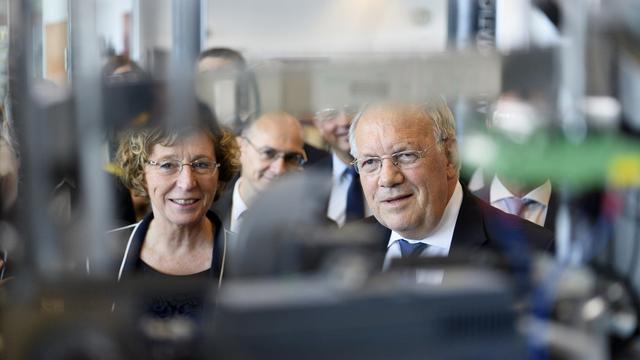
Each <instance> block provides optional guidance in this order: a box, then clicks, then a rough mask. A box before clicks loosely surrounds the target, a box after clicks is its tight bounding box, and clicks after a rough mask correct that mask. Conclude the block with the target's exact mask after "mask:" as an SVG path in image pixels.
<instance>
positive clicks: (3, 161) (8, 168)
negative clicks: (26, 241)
mask: <svg viewBox="0 0 640 360" xmlns="http://www.w3.org/2000/svg"><path fill="white" fill-rule="evenodd" d="M19 170H20V163H19V161H18V152H17V150H16V144H15V143H14V141H13V135H12V131H11V124H10V123H9V119H8V118H7V116H6V113H5V110H4V107H2V106H0V239H1V240H5V241H6V239H7V238H9V237H11V234H9V233H8V232H9V231H10V228H9V226H8V225H5V224H3V222H4V221H5V220H8V222H11V221H13V220H14V216H15V213H14V209H15V204H16V200H17V199H18V178H19ZM8 222H7V224H8ZM6 246H7V244H6V243H5V242H2V241H0V286H3V285H4V284H5V282H6V281H8V280H9V279H10V278H11V276H10V275H9V274H8V271H7V268H8V267H9V266H8V264H7V263H6V260H7V249H6V248H5V247H6Z"/></svg>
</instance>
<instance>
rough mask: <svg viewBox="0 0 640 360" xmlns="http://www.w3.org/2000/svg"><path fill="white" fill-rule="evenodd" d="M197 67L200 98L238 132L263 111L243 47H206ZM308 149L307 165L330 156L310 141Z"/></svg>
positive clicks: (306, 147)
mask: <svg viewBox="0 0 640 360" xmlns="http://www.w3.org/2000/svg"><path fill="white" fill-rule="evenodd" d="M197 71H198V78H197V91H198V96H199V98H200V100H201V101H204V102H205V103H207V104H209V106H211V107H212V108H213V109H215V112H216V116H217V117H218V119H220V122H221V123H222V124H224V125H228V126H230V127H231V128H232V129H233V131H234V132H235V133H236V134H240V133H241V132H242V130H243V129H244V128H246V127H247V124H248V123H250V122H251V121H253V120H255V119H256V118H258V117H259V116H260V115H261V113H260V92H259V89H258V82H257V80H256V77H255V75H254V73H253V72H252V71H251V70H250V69H249V65H248V64H247V61H246V59H245V58H244V56H243V55H242V54H241V53H240V52H239V51H237V50H234V49H231V48H226V47H215V48H209V49H206V50H204V51H202V52H201V53H200V55H199V56H198V64H197ZM304 151H305V153H306V154H307V162H306V163H305V166H311V165H313V164H315V163H316V162H317V161H320V160H322V159H324V158H325V157H328V156H329V153H328V152H326V151H324V150H322V149H318V148H316V147H314V146H312V145H309V144H308V143H306V142H305V143H304Z"/></svg>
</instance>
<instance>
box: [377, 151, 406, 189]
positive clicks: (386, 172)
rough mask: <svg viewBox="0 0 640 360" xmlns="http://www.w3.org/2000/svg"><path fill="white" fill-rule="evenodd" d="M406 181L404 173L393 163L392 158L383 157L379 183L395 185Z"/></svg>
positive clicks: (387, 185)
mask: <svg viewBox="0 0 640 360" xmlns="http://www.w3.org/2000/svg"><path fill="white" fill-rule="evenodd" d="M403 181H404V174H403V173H402V171H401V170H400V168H398V167H397V166H395V165H394V164H393V161H392V159H389V158H387V159H382V164H381V165H380V174H379V177H378V185H380V186H382V187H393V186H396V185H398V184H401V183H402V182H403Z"/></svg>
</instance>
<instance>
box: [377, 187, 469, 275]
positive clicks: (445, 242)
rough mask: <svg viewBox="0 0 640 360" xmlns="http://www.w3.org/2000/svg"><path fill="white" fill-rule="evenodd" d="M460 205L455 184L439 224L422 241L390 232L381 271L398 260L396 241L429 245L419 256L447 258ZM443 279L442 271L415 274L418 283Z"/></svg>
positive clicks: (457, 188) (460, 191)
mask: <svg viewBox="0 0 640 360" xmlns="http://www.w3.org/2000/svg"><path fill="white" fill-rule="evenodd" d="M461 205H462V185H460V182H458V183H457V184H456V188H455V190H454V191H453V195H451V198H450V199H449V202H448V203H447V207H446V208H445V209H444V213H443V214H442V218H441V219H440V223H438V225H437V226H436V227H435V229H434V230H433V232H432V233H431V234H430V235H429V236H427V237H425V238H424V239H408V238H406V237H403V236H402V235H400V234H398V233H396V232H395V231H392V232H391V236H390V237H389V243H388V245H387V254H386V255H385V258H384V265H383V270H386V269H387V268H388V267H389V265H390V264H391V259H394V258H400V257H401V256H402V255H401V252H400V244H399V243H398V240H400V239H405V240H407V241H408V242H409V243H412V244H415V243H424V244H427V245H429V246H428V247H427V248H426V249H424V250H423V252H422V253H421V254H420V256H443V257H444V256H447V255H449V250H450V249H451V241H452V239H453V231H454V230H455V227H456V221H457V220H458V213H459V212H460V206H461ZM443 277H444V271H442V270H426V271H418V272H417V281H418V283H429V284H439V283H441V282H442V279H443Z"/></svg>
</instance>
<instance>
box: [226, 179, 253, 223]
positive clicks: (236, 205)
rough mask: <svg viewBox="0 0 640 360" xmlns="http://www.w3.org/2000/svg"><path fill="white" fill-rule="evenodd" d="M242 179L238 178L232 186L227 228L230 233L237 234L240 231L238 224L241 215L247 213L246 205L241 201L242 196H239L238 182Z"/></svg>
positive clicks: (240, 220)
mask: <svg viewBox="0 0 640 360" xmlns="http://www.w3.org/2000/svg"><path fill="white" fill-rule="evenodd" d="M241 181H242V178H239V179H238V181H236V184H235V185H234V186H233V195H232V198H231V199H232V200H231V221H230V222H229V227H230V229H229V230H231V231H232V232H234V233H237V232H238V230H240V223H241V222H242V219H240V217H241V216H242V214H244V213H245V211H247V209H248V207H247V204H246V203H245V202H244V200H242V196H240V182H241Z"/></svg>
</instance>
